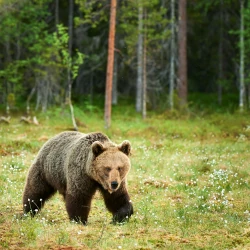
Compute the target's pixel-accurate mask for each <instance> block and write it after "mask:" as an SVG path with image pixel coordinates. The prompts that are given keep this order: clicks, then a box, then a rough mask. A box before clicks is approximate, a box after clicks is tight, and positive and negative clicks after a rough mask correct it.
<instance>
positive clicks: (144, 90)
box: [142, 10, 147, 119]
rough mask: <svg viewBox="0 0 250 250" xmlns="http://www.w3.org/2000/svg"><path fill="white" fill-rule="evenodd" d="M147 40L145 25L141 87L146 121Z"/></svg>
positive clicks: (143, 112)
mask: <svg viewBox="0 0 250 250" xmlns="http://www.w3.org/2000/svg"><path fill="white" fill-rule="evenodd" d="M146 15H147V14H146V10H145V17H144V20H146V18H147V17H146ZM146 38H147V31H146V25H145V31H144V43H143V86H142V118H143V119H146V116H147V46H146V42H147V40H146Z"/></svg>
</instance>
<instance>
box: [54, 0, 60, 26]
mask: <svg viewBox="0 0 250 250" xmlns="http://www.w3.org/2000/svg"><path fill="white" fill-rule="evenodd" d="M58 24H59V0H56V8H55V26H56V27H55V28H56V30H57V25H58Z"/></svg>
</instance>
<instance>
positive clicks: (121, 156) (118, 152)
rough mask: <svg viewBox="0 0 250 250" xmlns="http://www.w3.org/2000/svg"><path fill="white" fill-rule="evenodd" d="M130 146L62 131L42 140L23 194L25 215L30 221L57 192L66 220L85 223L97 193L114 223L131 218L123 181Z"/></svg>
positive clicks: (127, 168) (127, 165)
mask: <svg viewBox="0 0 250 250" xmlns="http://www.w3.org/2000/svg"><path fill="white" fill-rule="evenodd" d="M130 150H131V145H130V142H129V141H127V140H125V141H123V142H122V143H121V144H120V145H116V144H115V143H113V142H112V141H111V140H110V139H109V138H108V137H107V136H106V135H104V134H102V133H89V134H82V133H80V132H70V131H68V132H62V133H60V134H58V135H57V136H55V137H53V138H52V139H50V140H49V141H47V142H46V143H45V144H44V145H43V147H42V148H41V149H40V151H39V153H38V155H37V157H36V159H35V161H34V163H33V164H32V166H31V168H30V170H29V173H28V176H27V180H26V185H25V189H24V193H23V210H24V213H25V214H27V213H30V214H31V215H32V216H34V215H35V214H36V213H37V212H38V211H39V210H40V209H41V208H42V207H43V205H44V203H45V201H46V200H48V199H49V198H50V197H51V196H52V195H53V194H55V192H56V191H58V192H59V193H60V194H62V195H63V197H64V200H65V203H66V209H67V212H68V215H69V218H70V220H75V221H77V222H82V223H83V224H86V223H87V219H88V214H89V211H90V205H91V200H92V198H93V195H94V194H95V192H96V190H97V189H99V190H100V192H101V194H102V196H103V198H104V201H105V205H106V207H107V209H108V210H109V211H110V212H111V213H112V214H113V222H123V221H124V220H127V219H128V218H129V217H130V216H131V215H132V214H133V206H132V203H131V201H130V197H129V194H128V191H127V181H126V177H127V174H128V172H129V170H130V160H129V157H128V156H129V155H130Z"/></svg>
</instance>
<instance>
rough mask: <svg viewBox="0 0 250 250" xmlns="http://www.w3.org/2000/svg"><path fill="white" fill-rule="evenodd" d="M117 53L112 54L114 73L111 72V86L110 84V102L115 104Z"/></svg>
mask: <svg viewBox="0 0 250 250" xmlns="http://www.w3.org/2000/svg"><path fill="white" fill-rule="evenodd" d="M117 61H118V60H117V53H115V54H114V73H113V86H112V104H114V105H116V104H117V70H118V67H117Z"/></svg>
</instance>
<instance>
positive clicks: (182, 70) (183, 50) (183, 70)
mask: <svg viewBox="0 0 250 250" xmlns="http://www.w3.org/2000/svg"><path fill="white" fill-rule="evenodd" d="M186 5H187V4H186V0H179V34H178V43H179V53H178V54H179V67H178V78H179V79H178V96H179V101H180V106H181V107H184V106H186V105H187V14H186V8H187V7H186Z"/></svg>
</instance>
